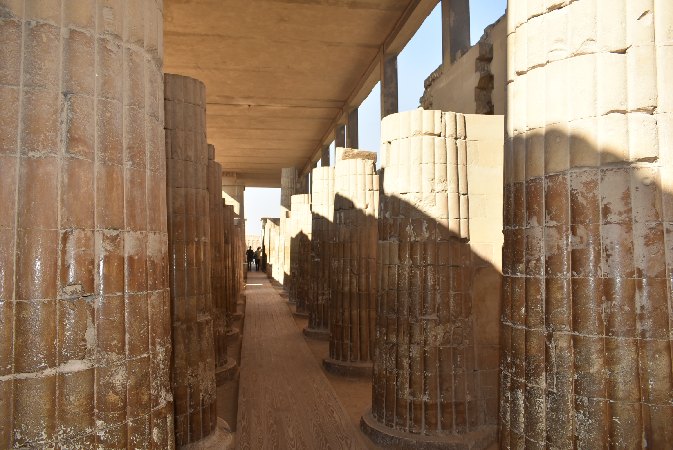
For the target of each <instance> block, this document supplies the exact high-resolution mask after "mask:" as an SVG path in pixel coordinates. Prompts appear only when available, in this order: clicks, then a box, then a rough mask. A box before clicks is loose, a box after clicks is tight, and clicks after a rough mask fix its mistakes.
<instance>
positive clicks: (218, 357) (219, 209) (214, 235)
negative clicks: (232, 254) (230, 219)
mask: <svg viewBox="0 0 673 450" xmlns="http://www.w3.org/2000/svg"><path fill="white" fill-rule="evenodd" d="M208 205H209V208H210V211H209V219H210V293H211V299H212V303H213V336H214V339H215V340H214V345H215V377H216V380H217V383H218V384H221V383H223V382H224V381H225V380H227V379H228V378H229V377H230V376H231V374H232V371H233V370H234V369H235V367H236V361H235V360H234V359H232V358H230V357H228V356H227V335H228V332H229V331H231V330H230V327H229V325H228V319H229V317H227V316H228V315H227V310H228V306H227V301H228V295H227V280H226V279H227V272H228V271H231V270H233V267H231V261H230V260H228V259H227V255H226V251H225V235H226V234H227V228H228V227H229V224H228V223H226V222H225V202H224V200H223V199H222V166H221V165H220V163H218V162H215V147H213V146H212V145H210V144H209V145H208Z"/></svg>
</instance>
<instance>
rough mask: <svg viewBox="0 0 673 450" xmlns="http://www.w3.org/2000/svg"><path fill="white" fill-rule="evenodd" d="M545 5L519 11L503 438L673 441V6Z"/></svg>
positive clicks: (514, 32) (517, 1)
mask: <svg viewBox="0 0 673 450" xmlns="http://www.w3.org/2000/svg"><path fill="white" fill-rule="evenodd" d="M543 3H544V2H526V1H523V0H512V1H510V2H509V6H508V32H509V37H508V59H509V62H508V66H509V74H508V111H507V114H508V117H507V141H506V145H505V155H506V165H505V167H506V170H505V211H506V214H505V248H504V261H503V270H504V275H505V283H506V284H505V295H504V300H503V317H502V325H503V334H502V344H503V348H504V352H503V360H502V378H501V412H500V427H501V447H502V448H522V447H524V446H525V447H530V448H540V447H547V448H570V447H576V448H607V447H610V448H643V447H648V448H665V447H668V446H670V443H671V442H673V428H672V427H671V423H673V404H672V403H671V402H672V400H673V375H672V367H673V366H672V364H671V336H672V335H671V318H672V316H671V284H670V282H671V280H670V273H671V268H672V264H673V263H672V262H671V259H670V248H671V245H672V241H671V239H672V238H671V234H670V231H671V226H670V222H671V218H673V207H672V206H671V205H673V203H671V201H670V199H671V188H672V187H673V183H672V179H673V176H672V175H671V174H673V171H672V170H671V169H673V167H672V158H671V152H672V151H673V141H672V140H671V139H672V138H673V120H672V116H671V110H672V108H673V91H672V90H671V88H670V86H671V80H673V66H672V65H671V61H672V60H673V50H672V49H673V46H672V44H673V4H671V3H670V2H667V1H661V0H654V1H653V0H649V1H631V0H615V1H611V2H604V1H598V0H578V1H575V2H562V3H560V4H556V5H554V6H553V7H551V6H550V7H549V8H547V6H546V5H547V3H544V5H543ZM542 34H544V35H545V36H546V37H545V39H542V40H541V39H540V38H539V37H540V35H542Z"/></svg>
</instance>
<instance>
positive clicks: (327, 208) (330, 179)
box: [304, 166, 334, 340]
mask: <svg viewBox="0 0 673 450" xmlns="http://www.w3.org/2000/svg"><path fill="white" fill-rule="evenodd" d="M311 177H312V178H313V191H312V193H311V203H312V206H311V212H312V216H313V221H312V222H313V223H312V225H311V233H312V234H311V267H310V275H309V276H310V289H309V296H308V299H307V303H306V308H307V310H308V326H307V327H306V328H305V329H304V334H305V335H306V336H308V337H311V338H315V339H323V340H328V339H329V309H328V308H329V299H330V272H331V269H330V267H331V259H332V257H331V247H332V239H333V234H332V230H333V229H334V227H333V225H332V220H333V215H334V167H329V166H327V167H319V168H316V169H313V172H312V173H311Z"/></svg>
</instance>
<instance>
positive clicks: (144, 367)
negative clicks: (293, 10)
mask: <svg viewBox="0 0 673 450" xmlns="http://www.w3.org/2000/svg"><path fill="white" fill-rule="evenodd" d="M103 16H105V17H107V18H108V19H107V20H105V21H103V20H101V19H99V18H101V17H103ZM0 17H1V18H0V36H2V37H1V38H0V42H1V44H0V105H1V106H0V110H1V112H0V211H1V212H0V448H54V447H59V448H95V447H107V448H112V447H114V448H123V447H127V446H128V447H143V448H150V447H154V448H166V447H169V446H171V445H172V444H173V436H172V430H170V429H169V428H168V427H169V426H170V424H171V423H172V417H173V413H172V402H171V394H170V384H169V379H170V378H169V376H170V375H169V370H170V369H169V367H170V361H169V355H170V351H171V338H170V326H169V310H170V308H169V303H168V280H167V250H166V216H165V207H166V197H165V184H164V183H165V181H164V180H165V156H164V152H163V126H162V121H163V119H162V107H163V104H162V97H163V87H162V76H161V72H162V58H163V54H162V50H161V47H160V44H159V43H160V42H161V33H162V23H163V17H162V5H161V2H156V1H154V0H140V1H138V2H134V3H133V4H132V5H128V6H127V5H125V4H109V5H105V6H104V5H103V4H102V3H101V4H97V3H96V2H61V1H51V2H34V1H22V0H17V1H12V2H2V5H1V6H0Z"/></svg>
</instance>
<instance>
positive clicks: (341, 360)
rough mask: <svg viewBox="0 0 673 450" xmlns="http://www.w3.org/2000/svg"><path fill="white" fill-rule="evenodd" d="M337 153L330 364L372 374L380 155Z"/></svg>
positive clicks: (327, 363) (340, 369) (346, 370)
mask: <svg viewBox="0 0 673 450" xmlns="http://www.w3.org/2000/svg"><path fill="white" fill-rule="evenodd" d="M336 154H337V160H336V164H335V167H334V213H333V219H332V220H333V228H332V231H333V233H334V241H333V245H332V254H331V257H330V262H329V263H330V272H331V277H332V278H331V280H330V303H329V320H330V327H329V328H330V356H329V358H327V359H326V360H325V367H326V368H327V369H333V370H334V372H335V373H339V374H346V373H350V374H356V373H358V372H363V371H364V373H370V372H371V360H372V357H373V346H374V321H375V320H376V236H377V222H376V219H377V217H378V204H379V191H378V187H379V181H378V175H377V174H376V168H375V161H376V154H375V153H373V152H363V151H357V150H350V149H342V148H337V150H336ZM344 158H345V159H344ZM363 366H365V367H366V369H362V367H363Z"/></svg>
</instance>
